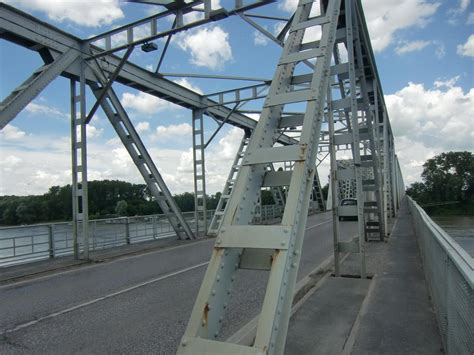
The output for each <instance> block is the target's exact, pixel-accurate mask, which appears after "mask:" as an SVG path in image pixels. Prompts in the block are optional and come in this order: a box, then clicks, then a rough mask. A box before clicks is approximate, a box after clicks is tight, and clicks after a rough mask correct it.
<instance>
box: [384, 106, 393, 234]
mask: <svg viewBox="0 0 474 355" xmlns="http://www.w3.org/2000/svg"><path fill="white" fill-rule="evenodd" d="M388 164H389V163H388V117H387V113H386V112H385V110H384V111H383V207H384V224H385V231H386V233H387V234H388V215H389V213H390V215H392V213H391V208H390V196H389V194H390V191H389V177H388V172H389V166H388Z"/></svg>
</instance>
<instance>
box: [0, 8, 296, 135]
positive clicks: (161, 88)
mask: <svg viewBox="0 0 474 355" xmlns="http://www.w3.org/2000/svg"><path fill="white" fill-rule="evenodd" d="M0 38H3V39H5V40H8V41H10V42H13V43H16V44H18V45H21V46H23V47H26V48H28V49H31V50H35V51H37V52H39V53H40V54H41V55H42V56H43V59H47V57H50V54H48V53H49V51H53V52H57V53H59V54H61V53H64V52H66V51H67V50H68V49H70V48H73V49H74V50H77V51H79V52H81V51H82V52H85V54H89V53H87V52H86V51H87V49H88V48H87V47H85V46H83V41H82V40H81V39H79V38H77V37H75V36H73V35H71V34H68V33H66V32H64V31H62V30H60V29H58V28H56V27H54V26H51V25H49V24H47V23H45V22H43V21H40V20H38V19H37V18H35V17H33V16H31V15H28V14H26V13H24V12H22V11H20V10H18V9H16V8H14V7H12V6H9V5H6V4H4V3H0ZM89 50H90V51H92V53H93V54H94V53H99V52H100V49H99V48H95V47H90V48H89ZM104 59H106V61H107V63H108V65H107V68H104V71H105V72H107V73H108V74H112V73H113V72H114V71H115V70H116V69H117V67H118V66H119V64H120V59H121V58H120V57H118V56H115V55H107V56H105V57H104ZM79 69H80V68H79V66H78V65H72V66H70V67H69V68H68V69H66V70H65V71H64V72H63V73H62V75H63V76H65V77H68V78H74V79H78V78H79ZM86 80H89V81H92V82H95V81H96V79H95V76H94V74H93V73H92V71H91V70H89V69H88V70H86ZM116 82H119V83H121V84H123V85H126V86H128V87H131V88H134V89H137V90H140V91H143V92H145V93H148V94H150V95H153V96H156V97H159V98H162V99H164V100H167V101H169V102H172V103H174V104H176V105H179V106H182V107H186V108H188V109H191V110H195V109H206V108H207V107H208V106H209V105H211V106H213V107H210V108H208V109H207V111H208V112H210V113H211V114H213V115H214V116H215V117H216V118H217V119H219V120H224V119H225V118H226V117H227V116H228V115H229V113H231V110H232V109H230V108H228V107H225V106H219V105H217V104H218V103H217V102H215V101H212V100H209V99H207V98H206V97H204V96H203V95H200V94H198V93H196V92H194V91H192V90H189V89H187V88H185V87H183V86H181V85H179V84H177V83H175V82H173V81H170V80H167V79H165V78H163V77H161V76H159V75H156V74H154V73H151V72H149V71H148V70H146V69H144V68H141V67H139V66H137V65H135V64H133V63H131V62H126V63H125V64H124V65H123V68H122V70H121V71H120V73H119V75H118V76H117V78H116ZM214 105H216V106H214ZM228 122H229V124H231V125H233V126H236V127H239V128H248V129H252V130H253V129H254V128H255V127H256V125H257V122H256V121H255V120H253V119H252V118H250V117H248V116H245V115H243V114H241V113H238V112H234V113H231V115H230V116H229V119H228ZM278 141H279V142H280V143H282V144H294V143H295V140H294V139H292V138H290V137H287V136H281V137H280V138H279V140H278Z"/></svg>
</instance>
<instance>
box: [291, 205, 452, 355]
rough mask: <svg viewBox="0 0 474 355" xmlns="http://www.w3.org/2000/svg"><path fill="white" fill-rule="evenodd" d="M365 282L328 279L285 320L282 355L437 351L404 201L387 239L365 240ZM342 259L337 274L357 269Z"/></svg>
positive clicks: (352, 262) (439, 346)
mask: <svg viewBox="0 0 474 355" xmlns="http://www.w3.org/2000/svg"><path fill="white" fill-rule="evenodd" d="M367 252H368V269H369V273H372V274H373V275H374V277H373V279H372V280H371V281H368V280H360V279H354V278H340V279H335V278H332V277H330V278H328V279H327V281H326V282H325V283H324V284H322V286H320V287H319V288H318V289H317V290H315V291H314V293H312V294H311V295H310V296H309V297H308V300H307V301H306V302H305V303H304V304H303V305H302V306H301V307H300V308H299V309H298V310H297V311H296V313H295V315H294V316H293V318H292V320H291V322H290V328H289V334H288V340H287V347H286V350H287V351H286V352H287V353H288V354H298V353H299V354H341V353H343V351H345V352H347V353H352V354H437V353H441V352H442V348H443V346H442V341H441V336H440V333H439V329H438V324H437V321H436V316H435V313H434V311H433V306H432V304H431V301H430V296H429V292H428V286H427V283H426V279H425V275H424V271H423V265H422V261H421V257H420V252H419V249H418V245H417V241H416V236H415V234H414V231H413V225H412V218H411V216H410V215H409V213H408V207H407V204H406V201H404V203H403V205H402V208H401V209H400V211H399V215H398V218H397V222H396V224H395V226H394V229H393V231H392V235H391V237H390V239H389V242H388V243H369V244H368V245H367ZM356 270H357V261H356V260H355V259H352V258H348V259H347V260H346V262H345V263H344V266H343V270H342V272H343V273H346V274H347V273H349V274H351V273H353V274H355V273H357V271H356Z"/></svg>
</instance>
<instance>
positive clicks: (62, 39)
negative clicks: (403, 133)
mask: <svg viewBox="0 0 474 355" xmlns="http://www.w3.org/2000/svg"><path fill="white" fill-rule="evenodd" d="M134 2H141V3H147V4H150V6H155V7H156V8H159V9H161V12H159V13H157V14H156V15H153V16H149V17H147V18H144V19H141V20H139V21H136V22H133V23H130V24H127V25H125V26H121V27H119V28H115V29H113V30H110V31H108V32H105V33H102V34H100V35H97V36H95V37H92V38H89V39H80V38H77V37H75V36H73V35H71V34H68V33H66V32H64V31H62V30H60V29H58V28H56V27H53V26H51V25H49V24H47V23H44V22H42V21H39V20H38V19H36V18H34V17H32V16H30V15H28V14H25V13H23V12H22V11H19V10H17V9H15V8H14V7H11V6H9V5H6V4H3V3H1V4H0V37H1V38H2V39H4V40H7V41H10V42H12V43H15V44H17V45H20V46H23V47H25V48H28V49H30V50H32V51H36V52H37V53H38V54H39V55H40V56H41V58H42V60H43V61H44V65H42V66H41V67H39V68H38V69H37V70H35V71H34V72H33V73H32V74H31V76H30V77H29V78H28V79H26V80H25V82H23V83H22V84H21V85H19V86H18V87H17V88H16V89H15V90H13V91H12V92H11V94H10V95H9V96H7V97H6V98H5V99H4V100H3V101H2V102H1V103H0V128H2V129H3V128H4V127H5V126H6V125H7V124H8V123H9V122H11V121H12V120H13V119H14V118H15V117H16V116H17V115H18V113H19V112H20V111H21V110H22V109H24V108H25V107H26V106H27V105H28V104H29V103H30V102H31V101H32V100H34V99H35V98H36V97H37V96H38V95H39V94H40V93H41V92H42V90H44V89H45V88H46V87H47V86H48V84H49V83H51V82H52V81H53V80H54V79H56V78H57V77H59V76H63V77H66V78H67V79H69V81H70V106H71V152H72V187H73V202H72V203H73V234H74V251H75V257H76V258H85V259H87V258H89V231H88V189H87V140H86V127H87V125H88V124H89V122H90V121H91V119H92V117H93V115H94V113H95V112H96V110H97V109H98V108H99V107H101V108H102V110H103V111H104V112H105V114H106V116H107V118H108V120H109V121H110V123H111V125H112V127H113V128H114V130H115V131H116V133H117V135H118V137H119V138H120V140H121V141H122V143H123V145H124V147H125V148H126V150H127V151H128V153H129V154H130V157H131V158H132V160H133V163H134V164H135V165H136V167H137V169H138V170H139V172H140V173H141V175H142V176H143V179H144V180H145V182H146V184H147V186H148V187H149V189H150V191H151V193H152V194H153V196H154V199H155V201H156V202H157V203H158V204H159V206H160V207H161V209H162V210H163V212H164V213H165V214H166V216H167V218H168V219H169V222H170V224H171V225H172V227H173V229H174V231H175V232H176V235H177V236H178V238H180V239H194V238H197V237H199V236H200V235H202V234H204V233H207V234H209V235H214V236H216V241H215V246H214V249H213V252H212V255H211V260H210V262H209V266H208V268H207V271H206V274H205V277H204V280H203V283H202V285H201V289H200V291H199V294H198V296H197V299H196V301H195V305H194V309H193V311H192V314H191V318H190V320H189V323H188V327H187V329H186V332H185V334H184V336H183V338H182V341H181V344H180V347H179V350H178V352H179V353H181V354H204V353H216V354H218V353H219V354H223V353H241V354H280V353H282V352H283V349H284V346H285V339H286V333H287V328H288V322H289V317H290V309H291V302H292V297H293V293H294V289H295V282H296V274H297V271H298V266H299V261H300V256H301V248H302V242H303V235H304V230H305V225H306V218H307V215H308V207H309V204H310V200H313V201H314V202H315V203H316V204H317V205H318V206H319V208H320V209H321V210H324V209H325V206H324V201H323V198H322V194H321V186H320V182H319V177H318V173H317V166H318V164H319V163H320V162H321V161H322V160H324V159H328V158H329V159H330V163H331V174H330V175H331V179H330V181H331V186H330V191H331V192H330V194H331V196H332V205H333V206H336V207H334V208H333V213H334V220H333V223H334V259H335V274H336V276H337V275H339V267H338V265H339V255H340V253H343V252H344V253H346V252H349V253H354V254H357V255H358V256H359V260H360V276H361V277H362V278H365V277H366V260H365V251H364V250H365V248H364V246H365V243H366V242H367V241H370V240H378V241H383V240H384V238H385V237H386V234H387V220H388V218H390V217H394V216H395V214H396V212H397V210H398V208H399V206H400V200H401V197H402V196H403V191H404V184H403V179H402V175H401V171H400V166H399V163H398V160H397V156H396V154H395V147H394V137H393V133H392V129H391V126H390V120H389V116H388V113H387V109H386V105H385V102H384V95H383V90H382V85H381V81H380V78H379V75H378V72H377V67H376V63H375V58H374V54H373V51H372V48H371V44H370V38H369V34H368V30H367V27H366V22H365V19H364V13H363V9H362V6H361V3H360V1H358V0H331V1H329V0H323V1H320V2H315V1H312V0H300V1H299V3H298V6H297V9H296V11H295V13H294V14H293V16H291V18H289V19H287V22H286V25H285V26H284V27H283V29H282V30H281V32H280V33H279V34H277V35H273V34H272V33H270V32H269V31H267V30H266V29H265V28H264V27H263V26H261V25H260V24H259V23H258V22H257V19H259V18H265V17H267V16H264V15H258V14H255V13H253V12H252V11H253V10H255V9H258V8H261V9H263V10H264V9H265V8H266V7H268V6H272V5H271V3H273V1H268V0H261V1H243V0H236V1H235V3H233V4H232V7H231V8H219V9H215V8H213V7H212V4H211V1H210V0H205V1H188V2H184V1H166V0H135V1H134ZM191 13H196V14H197V15H198V16H196V17H195V18H197V19H194V20H192V21H190V22H189V21H186V18H187V15H189V14H191ZM230 16H236V17H240V18H241V19H242V20H243V23H244V22H245V23H246V25H249V26H252V27H254V28H255V29H256V30H258V31H260V32H261V34H262V35H264V36H266V37H267V38H269V39H270V40H271V41H273V42H274V43H275V44H276V45H278V46H281V47H282V50H281V56H280V59H279V61H278V64H277V66H276V68H275V72H274V75H273V78H271V79H259V78H252V77H250V78H249V77H246V78H245V77H233V76H225V75H221V76H218V75H215V76H214V75H212V76H204V75H203V76H199V75H194V76H196V77H207V78H208V79H210V80H213V79H226V80H229V81H233V80H247V81H256V82H257V84H254V85H249V86H245V87H236V88H234V89H232V90H223V91H221V92H217V93H212V94H210V95H204V94H203V95H201V94H198V93H196V92H194V91H191V90H189V89H187V88H185V87H183V86H181V85H179V84H177V83H175V82H173V81H171V80H169V79H167V78H170V77H174V76H183V77H184V76H191V75H187V74H180V73H162V72H161V71H160V66H161V63H162V62H163V59H164V57H165V56H166V52H167V48H168V45H169V42H170V39H171V37H172V36H173V35H175V34H177V33H179V32H181V31H184V30H188V29H191V28H195V27H198V26H203V25H205V24H208V23H211V22H214V21H224V20H225V19H226V18H227V17H230ZM268 18H270V17H268ZM169 19H171V21H170V20H169ZM280 20H281V19H280ZM158 24H159V26H158ZM164 26H168V27H167V28H166V29H164V28H165V27H164ZM139 27H140V28H145V29H147V34H146V35H145V36H140V37H138V36H137V35H136V33H137V29H138V28H139ZM305 33H316V34H319V35H314V37H313V38H307V37H308V36H305ZM117 35H124V36H125V37H126V41H125V43H121V44H117V43H116V41H114V36H117ZM159 38H164V39H166V42H165V43H166V44H165V45H164V48H163V49H162V50H161V53H160V56H159V62H158V65H157V68H156V70H155V71H154V72H153V71H150V70H147V69H145V68H142V67H140V66H138V65H136V64H133V63H131V62H130V61H129V57H130V55H131V54H132V52H133V51H134V50H135V49H136V48H137V47H139V48H140V47H141V49H142V50H144V51H153V50H155V49H156V47H155V45H154V42H153V41H155V40H157V39H159ZM114 83H120V84H123V85H126V86H128V87H131V88H134V89H137V90H140V91H142V92H144V93H147V94H150V95H153V96H156V97H159V98H161V99H164V100H167V101H169V102H172V103H174V104H177V105H180V106H182V107H185V108H188V109H190V110H192V129H193V130H192V142H193V160H194V193H195V221H196V222H195V223H196V233H193V231H192V230H191V228H190V226H189V225H188V223H187V222H186V221H185V219H184V218H183V216H182V213H181V211H180V210H179V207H178V206H177V204H176V202H175V201H174V200H173V197H172V195H171V193H170V190H169V189H168V187H167V185H166V182H165V180H164V179H163V177H162V175H161V174H160V171H159V168H158V167H157V166H156V164H155V162H154V161H153V160H152V158H151V157H150V154H149V153H148V152H147V149H146V148H145V145H144V144H143V142H142V140H141V138H140V135H139V134H138V132H137V130H136V128H135V127H134V126H133V124H132V122H131V120H130V118H129V116H128V114H127V112H126V110H125V109H124V107H123V105H122V103H121V102H120V100H119V98H118V96H117V94H116V92H115V90H114ZM87 87H88V88H89V89H90V91H91V92H92V93H93V95H94V97H95V103H94V104H93V105H92V107H86V88H87ZM257 100H262V101H263V105H262V107H261V109H260V110H258V111H257V113H258V114H259V115H260V118H259V120H258V121H256V120H254V119H252V118H251V117H250V116H249V115H248V114H249V113H250V111H245V110H244V109H243V108H242V107H243V105H244V104H246V103H248V102H252V101H257ZM253 113H255V112H253ZM205 117H210V118H211V119H213V120H215V121H216V122H217V123H218V128H217V129H216V131H215V132H214V133H213V134H212V135H211V137H208V139H207V140H206V139H205V137H204V123H205ZM225 124H230V125H233V126H235V127H239V128H241V129H242V131H243V138H242V142H241V145H240V147H239V149H238V152H237V154H236V157H235V160H234V163H233V165H232V168H231V171H230V173H229V178H228V180H227V182H226V184H225V186H224V189H223V194H222V197H221V200H220V201H219V205H218V207H217V211H216V214H215V216H214V218H213V220H212V222H211V223H210V225H209V226H207V223H206V221H207V218H206V176H205V171H206V170H205V153H206V147H207V146H208V145H209V143H210V142H211V140H212V139H213V138H214V136H215V135H216V134H217V133H218V132H219V130H220V129H221V128H222V126H223V125H225ZM341 151H344V152H346V153H348V154H351V156H352V158H351V159H350V161H349V162H347V161H346V164H341V162H340V161H338V159H337V158H338V156H337V155H338V153H339V152H341ZM262 189H269V190H271V191H272V194H273V197H274V200H275V203H277V204H279V205H281V206H283V207H284V213H283V217H282V219H281V222H280V223H278V224H275V225H259V224H256V223H255V221H256V220H258V214H259V205H260V199H261V191H262ZM348 196H349V197H353V198H356V199H357V215H358V236H357V237H355V238H354V239H353V240H351V241H349V242H340V241H339V238H338V235H339V234H338V233H339V232H338V221H337V213H338V208H337V205H338V200H340V199H341V197H348ZM241 269H252V270H267V271H268V283H267V288H266V292H265V297H264V301H263V304H262V308H261V314H260V318H259V322H258V326H257V330H256V335H255V340H254V341H253V344H252V345H251V346H243V345H236V344H230V343H228V342H225V341H222V340H219V339H218V338H219V331H220V328H221V326H222V319H223V316H224V313H225V311H226V307H227V304H228V302H229V299H230V297H231V296H232V297H239V295H238V294H237V295H236V294H233V292H232V283H233V281H234V279H235V276H236V274H237V273H238V272H239V270H241Z"/></svg>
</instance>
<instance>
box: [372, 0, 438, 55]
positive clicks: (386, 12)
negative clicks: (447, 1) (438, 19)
mask: <svg viewBox="0 0 474 355" xmlns="http://www.w3.org/2000/svg"><path fill="white" fill-rule="evenodd" d="M363 6H364V12H365V16H366V20H367V26H368V28H369V33H370V37H371V40H372V46H373V48H374V51H376V52H378V51H382V50H384V49H385V48H387V47H388V46H389V45H390V44H391V43H392V41H393V40H394V37H395V35H396V33H397V31H399V30H402V29H406V28H410V27H413V26H417V27H423V26H425V25H426V24H427V23H428V21H429V20H430V18H431V16H432V15H433V14H434V13H435V12H436V10H437V9H438V7H439V6H440V2H432V1H428V0H383V1H380V0H366V1H364V2H363Z"/></svg>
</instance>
